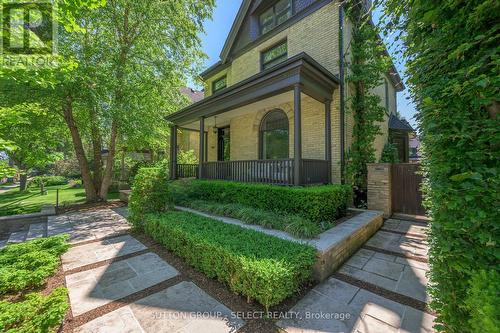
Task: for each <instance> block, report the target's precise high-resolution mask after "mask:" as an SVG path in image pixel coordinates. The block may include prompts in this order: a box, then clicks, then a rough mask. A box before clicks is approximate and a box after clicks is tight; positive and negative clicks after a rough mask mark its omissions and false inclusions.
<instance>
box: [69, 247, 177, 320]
mask: <svg viewBox="0 0 500 333" xmlns="http://www.w3.org/2000/svg"><path fill="white" fill-rule="evenodd" d="M131 261H132V263H134V262H135V261H141V262H142V263H143V265H145V266H149V267H150V269H149V270H148V271H147V272H142V271H137V270H136V269H134V267H133V265H131ZM178 274H179V273H178V272H177V270H176V269H175V268H173V267H172V266H170V265H169V264H167V263H166V262H165V261H163V260H161V258H160V257H158V256H157V255H156V254H153V253H146V254H143V255H140V256H137V257H133V258H129V259H126V260H122V261H118V262H114V263H112V264H111V265H106V266H101V267H97V268H94V269H91V270H88V271H83V272H79V273H75V274H71V275H67V276H66V285H67V287H68V290H69V298H70V302H71V308H72V311H73V315H75V316H78V315H80V314H82V313H85V312H87V311H90V310H92V309H95V308H97V307H99V306H103V305H105V304H107V303H109V302H111V301H114V300H117V299H119V298H122V297H125V296H127V295H130V294H133V293H135V292H137V291H140V290H143V289H146V288H148V287H151V286H153V285H155V284H158V283H160V282H162V281H165V280H168V279H170V278H172V277H174V276H176V275H178ZM139 282H140V283H139Z"/></svg>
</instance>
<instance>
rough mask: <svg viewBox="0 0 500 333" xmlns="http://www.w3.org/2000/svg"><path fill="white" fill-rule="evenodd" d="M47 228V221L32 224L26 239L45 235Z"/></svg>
mask: <svg viewBox="0 0 500 333" xmlns="http://www.w3.org/2000/svg"><path fill="white" fill-rule="evenodd" d="M46 228H47V223H45V222H42V223H33V224H30V227H29V230H28V234H27V236H26V240H32V239H36V238H42V237H44V236H45V229H46Z"/></svg>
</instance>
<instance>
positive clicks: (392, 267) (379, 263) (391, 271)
mask: <svg viewBox="0 0 500 333" xmlns="http://www.w3.org/2000/svg"><path fill="white" fill-rule="evenodd" d="M404 267H405V266H404V265H401V264H397V263H395V262H389V261H386V260H382V259H377V258H372V259H370V260H369V261H368V262H367V263H366V265H365V267H363V270H364V271H367V272H370V273H375V274H378V275H382V276H384V277H386V278H389V279H392V280H395V281H397V280H398V279H399V277H400V275H401V272H402V271H403V270H404Z"/></svg>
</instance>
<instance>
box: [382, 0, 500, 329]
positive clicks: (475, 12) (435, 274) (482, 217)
mask: <svg viewBox="0 0 500 333" xmlns="http://www.w3.org/2000/svg"><path fill="white" fill-rule="evenodd" d="M384 12H385V20H384V25H385V27H386V28H387V30H388V32H389V33H396V34H397V37H398V39H397V40H398V41H399V40H401V41H402V43H403V46H404V47H403V48H402V49H401V50H400V52H401V54H402V55H403V56H404V57H405V58H406V60H407V73H408V83H409V87H410V91H411V94H412V99H413V101H414V102H415V104H416V106H417V110H418V115H417V120H418V125H419V129H420V137H421V139H422V145H423V148H424V156H423V171H424V174H425V177H426V184H425V188H424V190H425V196H426V206H427V209H428V213H429V215H430V217H431V218H432V222H431V231H430V239H429V242H430V245H431V247H430V253H429V256H430V257H429V262H430V266H431V273H430V276H429V277H430V286H429V287H430V294H431V295H432V300H433V301H432V303H431V307H432V308H433V309H434V310H435V311H436V312H437V313H438V315H439V316H438V319H437V325H436V326H435V327H436V329H437V330H438V331H443V332H497V331H498V327H499V325H500V319H499V316H498V313H497V312H498V311H497V310H495V309H498V308H499V306H500V304H499V302H500V301H499V297H498V295H499V292H500V291H499V290H498V287H499V284H498V283H496V281H498V280H499V279H500V272H499V265H498V263H499V251H498V244H499V242H500V224H499V223H498V221H500V211H499V208H498V207H499V205H498V203H499V202H500V191H499V190H498V189H499V188H500V177H499V174H500V159H499V156H500V151H499V150H500V119H499V117H498V111H499V102H498V101H499V99H500V96H499V87H500V76H499V75H498V73H499V65H500V63H499V57H498V53H499V48H498V45H499V41H500V25H499V24H498V21H499V20H498V19H499V17H498V13H500V3H499V2H498V1H496V0H468V1H414V0H386V1H385V4H384Z"/></svg>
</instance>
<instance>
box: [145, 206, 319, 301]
mask: <svg viewBox="0 0 500 333" xmlns="http://www.w3.org/2000/svg"><path fill="white" fill-rule="evenodd" d="M144 229H145V231H146V233H147V234H149V235H150V236H151V237H152V238H154V239H155V240H156V241H157V242H159V243H161V244H162V245H164V246H165V247H167V248H168V249H169V250H171V251H173V252H174V253H176V254H177V255H179V256H181V257H182V258H184V259H185V260H186V261H187V262H188V263H189V264H190V265H192V266H193V267H195V268H196V269H198V270H200V271H201V272H203V273H204V274H206V275H207V276H208V277H210V278H217V279H218V280H219V281H221V282H223V283H226V284H227V285H228V286H229V288H230V289H231V290H232V291H234V292H236V293H239V294H241V295H244V296H247V298H248V299H254V300H257V301H258V302H259V303H261V304H262V305H264V306H265V307H266V309H268V308H269V307H270V306H272V305H276V304H278V303H280V302H281V301H282V300H284V299H285V298H287V297H289V296H291V295H293V294H294V293H295V292H296V291H297V290H298V289H299V287H300V285H301V284H303V283H305V282H307V281H308V280H310V278H311V276H312V266H313V264H314V262H315V250H314V248H312V247H311V246H308V245H303V244H297V243H293V242H290V241H286V240H282V239H279V238H276V237H272V236H268V235H265V234H262V233H260V232H257V231H253V230H248V229H243V228H241V227H239V226H235V225H229V224H225V223H222V222H218V221H214V220H213V219H210V218H205V217H201V216H198V215H194V214H190V213H186V212H178V211H171V212H167V213H163V214H150V215H147V217H146V220H145V225H144Z"/></svg>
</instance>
